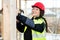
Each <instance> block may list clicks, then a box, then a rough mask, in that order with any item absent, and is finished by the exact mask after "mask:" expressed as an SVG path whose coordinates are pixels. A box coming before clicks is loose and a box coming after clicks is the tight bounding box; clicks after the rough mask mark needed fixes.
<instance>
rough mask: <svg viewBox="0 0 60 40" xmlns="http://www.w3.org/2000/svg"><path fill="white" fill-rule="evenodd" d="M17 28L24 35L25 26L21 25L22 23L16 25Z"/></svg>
mask: <svg viewBox="0 0 60 40" xmlns="http://www.w3.org/2000/svg"><path fill="white" fill-rule="evenodd" d="M16 28H17V30H18V31H19V32H21V33H23V32H24V28H25V25H23V24H21V22H18V23H16Z"/></svg>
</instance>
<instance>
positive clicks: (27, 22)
mask: <svg viewBox="0 0 60 40" xmlns="http://www.w3.org/2000/svg"><path fill="white" fill-rule="evenodd" d="M16 18H17V20H19V21H20V22H19V23H17V29H18V30H19V31H20V32H24V28H25V26H27V29H26V31H25V32H24V40H32V31H31V29H33V30H35V31H38V32H41V33H42V32H43V30H44V28H45V27H44V23H42V24H34V22H33V18H32V19H29V18H27V17H25V16H23V15H20V14H19V15H18V16H17V17H16ZM39 18H40V17H37V18H35V19H36V20H38V19H39ZM43 19H44V18H43ZM44 20H45V19H44ZM45 21H46V20H45ZM22 23H23V24H22ZM46 28H47V24H46Z"/></svg>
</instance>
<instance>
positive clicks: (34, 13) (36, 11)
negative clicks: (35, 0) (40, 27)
mask: <svg viewBox="0 0 60 40" xmlns="http://www.w3.org/2000/svg"><path fill="white" fill-rule="evenodd" d="M32 16H33V17H39V16H40V9H39V8H37V7H33V8H32Z"/></svg>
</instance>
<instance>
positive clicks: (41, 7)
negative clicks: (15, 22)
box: [32, 2, 45, 10]
mask: <svg viewBox="0 0 60 40" xmlns="http://www.w3.org/2000/svg"><path fill="white" fill-rule="evenodd" d="M32 7H38V8H40V9H41V10H45V7H44V5H43V4H42V3H41V2H37V3H35V4H34V5H32Z"/></svg>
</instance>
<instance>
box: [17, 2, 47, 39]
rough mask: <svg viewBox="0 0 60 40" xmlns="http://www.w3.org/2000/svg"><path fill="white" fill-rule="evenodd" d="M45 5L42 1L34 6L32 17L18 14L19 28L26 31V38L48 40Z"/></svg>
mask: <svg viewBox="0 0 60 40" xmlns="http://www.w3.org/2000/svg"><path fill="white" fill-rule="evenodd" d="M44 12H45V7H44V5H43V4H42V3H41V2H37V3H35V4H34V5H33V6H32V16H33V17H32V19H29V18H27V17H25V16H23V15H21V14H20V13H19V14H18V15H17V17H16V18H17V20H18V21H19V22H17V29H18V30H19V31H20V32H23V33H24V40H46V36H45V33H46V30H47V22H46V20H45V18H43V15H44Z"/></svg>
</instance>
